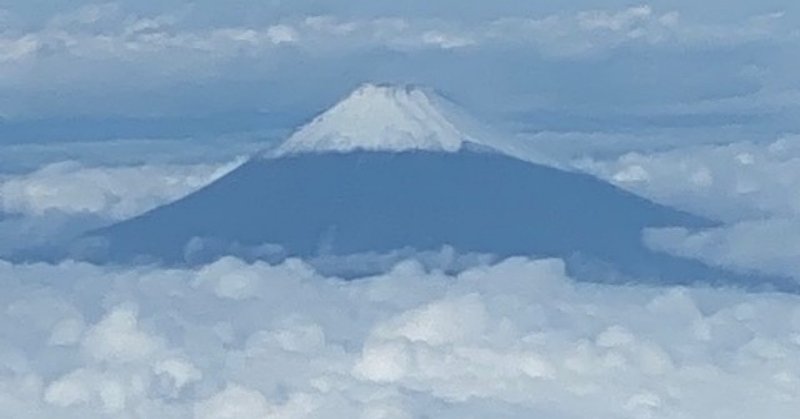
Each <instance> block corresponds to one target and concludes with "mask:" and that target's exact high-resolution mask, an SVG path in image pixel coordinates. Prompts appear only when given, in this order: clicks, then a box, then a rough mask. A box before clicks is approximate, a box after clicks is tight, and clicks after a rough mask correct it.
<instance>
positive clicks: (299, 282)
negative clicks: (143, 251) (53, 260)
mask: <svg viewBox="0 0 800 419" xmlns="http://www.w3.org/2000/svg"><path fill="white" fill-rule="evenodd" d="M532 3H533V2H530V1H523V0H511V1H504V2H494V3H487V2H479V1H458V2H456V1H450V0H445V1H435V2H433V1H422V0H411V1H405V2H396V1H395V2H389V1H368V0H354V1H347V2H344V1H342V2H330V1H314V0H300V1H281V0H275V1H255V0H233V1H226V2H220V1H196V2H191V3H189V2H184V1H179V0H166V1H155V0H142V1H136V2H132V1H120V2H109V3H96V2H88V1H65V0H63V1H62V0H55V1H47V2H37V1H18V0H0V287H2V290H3V291H2V292H0V416H3V417H6V416H8V417H18V418H27V417H31V418H51V417H59V418H94V417H98V418H101V417H114V418H118V417H122V418H125V417H130V418H138V417H166V418H171V417H176V418H183V417H186V418H190V417H194V418H201V419H202V418H237V419H238V418H304V417H308V418H312V417H313V418H318V417H323V418H324V417H331V418H340V417H354V418H418V417H436V418H439V417H441V418H448V417H452V418H465V417H466V418H469V417H475V418H485V417H500V418H502V417H536V416H541V417H548V418H557V419H560V418H570V419H572V418H588V417H592V418H594V417H603V418H636V419H638V418H642V419H645V418H676V419H677V418H697V417H704V418H725V419H727V418H743V419H744V418H746V419H750V418H762V417H766V418H784V417H793V415H796V412H797V411H798V410H800V390H799V389H800V309H798V307H800V304H798V303H800V301H798V296H796V295H788V294H766V293H747V292H744V291H742V290H736V289H710V288H701V287H689V288H668V287H661V288H659V287H645V286H639V285H629V286H613V287H612V286H604V285H602V286H601V285H592V284H587V283H577V282H575V281H573V280H572V279H570V278H568V277H567V276H566V275H565V274H564V272H563V264H562V262H560V261H558V260H544V261H541V260H533V259H528V258H518V259H512V260H509V261H502V262H493V263H494V264H492V263H489V262H490V261H491V260H492V259H491V258H486V257H483V256H479V255H456V254H453V252H452V250H449V249H445V250H444V251H443V252H441V254H428V255H417V256H416V257H415V256H414V255H413V253H409V254H404V253H403V254H397V255H371V256H370V255H367V256H363V257H362V256H360V258H364V259H363V260H362V259H357V260H356V259H354V260H351V263H356V262H357V263H359V264H366V265H369V266H381V267H386V266H390V265H392V264H394V263H395V261H396V260H397V259H398V258H403V257H408V259H409V260H408V261H406V262H404V263H401V264H400V265H398V266H396V267H395V268H394V269H392V270H390V271H389V272H387V273H384V274H380V275H377V276H375V277H371V278H365V279H362V280H358V281H353V282H345V281H342V280H339V279H337V278H330V277H326V276H324V275H322V274H319V273H317V272H315V271H314V269H312V268H311V267H310V265H309V263H311V262H313V263H315V264H316V266H323V267H324V265H325V261H305V262H304V261H299V260H289V261H286V262H283V263H281V264H278V265H274V266H271V265H268V264H266V263H256V264H248V263H246V262H243V261H241V260H239V259H237V258H236V257H234V256H231V257H227V258H224V259H222V260H220V261H218V262H215V263H211V264H207V265H203V266H197V267H194V268H191V269H190V268H185V269H162V268H158V267H152V266H151V267H108V266H95V265H89V264H82V263H77V262H71V261H65V262H61V263H58V264H44V263H27V264H26V263H20V262H11V261H3V260H4V259H9V260H10V259H12V258H10V257H7V256H8V255H11V254H13V253H14V252H15V251H18V250H20V249H21V248H25V247H30V246H38V245H43V244H48V243H53V242H57V241H59V240H64V239H66V238H69V237H74V236H75V235H77V234H79V233H80V232H82V231H85V230H87V229H90V228H94V227H97V226H100V225H104V224H107V223H110V222H113V221H116V220H120V219H124V218H128V217H131V216H135V215H138V214H140V213H142V212H143V211H146V210H148V209H150V208H153V207H155V206H157V205H161V204H164V203H167V202H170V201H172V200H175V199H177V198H179V197H181V196H184V195H186V194H188V193H190V192H191V191H193V190H195V189H197V188H200V187H202V186H204V185H205V184H207V183H209V182H211V181H213V180H214V179H217V178H218V177H219V176H222V175H223V174H224V173H227V172H228V171H229V170H232V169H233V168H235V167H236V166H237V165H238V164H240V163H241V162H242V161H243V158H244V157H243V156H246V155H248V154H250V153H253V152H255V151H257V150H261V149H266V148H270V147H271V146H273V145H274V144H275V143H276V141H279V140H280V139H282V138H283V137H282V135H283V133H285V132H287V131H289V130H291V129H292V128H294V127H295V126H296V125H297V124H298V123H301V122H303V121H306V120H308V119H310V118H311V117H312V116H313V115H314V114H315V113H316V112H318V111H319V110H321V109H323V108H325V107H327V106H329V105H331V104H332V103H333V102H335V101H336V100H337V99H339V98H340V97H341V96H342V95H344V94H345V93H347V92H348V91H350V90H351V89H352V88H353V87H355V86H356V85H358V84H361V83H362V82H365V81H372V82H386V81H388V82H403V83H419V84H424V85H427V86H430V87H432V88H434V89H437V90H438V91H440V92H442V93H443V94H445V95H446V96H448V97H449V98H452V99H453V100H454V101H455V102H457V103H459V104H462V105H464V106H465V107H466V108H467V110H469V111H471V112H472V113H473V114H474V115H475V116H477V117H478V118H480V119H483V120H484V121H487V122H489V123H493V124H495V125H496V126H498V127H502V128H503V129H504V130H505V131H506V132H514V133H516V136H517V137H518V139H520V140H522V141H527V142H528V143H527V147H528V148H530V149H531V150H534V151H536V152H537V153H538V154H542V155H545V156H546V157H549V158H550V160H551V161H552V162H553V163H554V164H557V165H559V166H560V167H565V168H570V169H571V170H582V171H586V172H589V173H591V174H594V175H596V176H598V177H600V178H603V179H606V180H608V181H610V182H612V183H614V184H616V185H618V186H620V187H622V188H625V189H628V190H631V191H633V192H635V193H638V194H641V195H643V196H646V197H648V198H651V199H653V200H655V201H658V202H660V203H664V204H668V205H671V206H675V207H678V208H681V209H685V210H687V211H691V212H694V213H697V214H700V215H704V216H707V217H709V218H712V219H716V220H720V221H721V222H723V225H722V226H720V227H718V228H715V229H713V230H709V231H689V230H686V229H661V230H650V231H647V232H645V233H644V239H645V240H646V242H647V243H648V244H649V245H650V246H652V247H654V248H657V249H661V250H663V251H668V252H671V253H675V254H677V255H681V256H684V257H690V258H696V259H700V260H703V261H705V262H707V263H711V264H716V265H721V266H725V267H728V268H732V269H736V270H740V271H745V272H753V271H757V272H762V273H768V274H775V275H782V276H787V277H791V278H796V279H798V280H800V262H798V261H800V192H799V191H798V188H797V185H798V184H799V183H800V137H798V131H799V130H798V126H797V125H798V122H797V121H800V119H799V118H798V117H800V112H798V104H800V82H798V79H797V77H796V74H798V73H800V58H798V55H797V54H796V53H795V52H796V51H797V50H798V47H800V45H798V42H799V40H800V38H798V35H800V32H798V29H797V28H798V27H800V26H799V25H798V24H800V3H797V2H794V1H786V0H762V1H745V0H737V1H716V0H714V1H705V2H698V1H688V0H685V1H684V0H677V1H669V2H667V1H651V2H642V3H636V2H633V3H632V2H627V1H618V0H606V1H603V2H596V1H593V2H590V1H584V0H576V1H570V2H535V3H536V4H532ZM465 69H466V70H465ZM331 263H333V262H331ZM422 265H425V266H428V267H430V266H444V267H449V268H452V267H453V266H454V265H457V266H458V267H459V268H462V269H463V268H464V266H471V268H469V269H468V270H466V271H464V272H462V273H460V274H443V273H440V272H437V271H435V270H427V268H423V267H422Z"/></svg>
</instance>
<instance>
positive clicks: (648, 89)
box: [0, 0, 800, 141]
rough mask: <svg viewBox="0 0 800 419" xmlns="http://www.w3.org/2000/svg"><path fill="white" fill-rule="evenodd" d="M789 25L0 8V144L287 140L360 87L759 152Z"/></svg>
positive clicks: (627, 14)
mask: <svg viewBox="0 0 800 419" xmlns="http://www.w3.org/2000/svg"><path fill="white" fill-rule="evenodd" d="M456 5H457V7H455V6H456ZM798 12H800V11H799V10H798V6H797V5H796V4H794V2H791V1H776V0H771V1H759V2H751V1H734V2H715V1H712V2H695V1H669V2H650V3H632V2H624V1H604V2H599V3H598V2H588V1H567V2H558V3H553V2H528V1H504V2H493V3H487V2H479V1H468V2H453V1H435V2H428V1H407V2H386V1H352V2H321V1H293V2H285V1H244V0H240V1H231V2H210V1H207V2H182V1H166V2H161V1H159V2H153V1H139V2H116V3H93V2H82V1H80V2H75V1H70V2H65V1H53V2H36V1H33V2H19V1H10V2H9V1H4V2H2V3H0V63H2V66H0V76H1V77H0V115H3V116H4V118H5V119H6V123H5V126H4V127H0V133H1V134H2V137H3V140H4V141H14V140H13V138H12V139H9V137H16V138H17V140H19V139H21V138H25V139H27V140H34V139H38V140H42V139H54V138H55V139H60V140H64V139H70V137H74V136H81V135H83V136H84V137H87V136H95V137H106V138H107V137H116V136H123V137H125V136H136V135H145V136H154V135H161V136H170V135H171V136H180V137H186V136H199V135H200V134H201V133H208V132H210V131H211V132H215V133H216V134H220V133H222V132H224V133H230V132H252V131H256V130H259V129H263V125H262V124H260V122H264V121H267V122H268V125H269V127H270V128H271V129H280V128H283V129H291V128H292V127H294V126H295V125H297V123H299V122H301V121H303V120H305V119H307V118H309V117H310V115H313V114H314V113H315V112H318V111H319V110H322V109H324V108H326V107H327V106H329V105H330V104H332V103H333V102H335V101H336V99H338V98H339V97H341V96H342V95H344V94H346V93H347V92H349V91H350V90H352V89H353V88H354V87H355V86H357V85H359V84H361V83H363V82H365V81H374V82H402V83H417V84H423V85H426V86H430V87H433V88H435V89H438V90H440V91H441V92H443V93H444V94H446V95H448V96H450V97H452V98H453V99H454V100H456V101H457V102H458V103H461V104H462V105H464V106H466V107H468V108H469V109H470V110H472V111H474V112H476V113H480V114H481V115H483V116H484V117H485V118H487V119H491V120H493V121H495V122H496V123H502V124H507V125H509V126H511V127H513V128H514V129H515V130H518V131H528V132H540V131H567V130H569V131H580V132H607V131H612V132H625V133H631V132H633V133H640V134H646V133H648V134H651V135H652V134H657V133H661V132H674V131H679V132H680V136H681V137H684V138H685V137H691V139H692V141H700V139H701V138H703V139H704V140H706V141H710V139H705V138H704V137H706V136H708V135H710V133H711V132H717V133H718V134H724V135H726V136H729V137H732V136H735V137H738V138H739V139H748V140H753V139H759V140H768V139H770V138H769V136H774V135H778V134H780V133H784V132H786V131H791V130H795V129H796V128H797V127H796V120H797V118H796V115H797V105H796V103H797V98H798V87H799V86H798V84H797V83H798V82H797V81H796V77H794V74H796V73H797V70H798V60H797V59H796V58H795V54H791V53H789V51H792V50H794V49H796V48H797V42H798V33H797V29H796V27H797V23H798V19H800V18H799V17H798V16H797V14H798ZM42 119H44V120H47V121H48V124H39V123H37V121H40V120H42ZM31 120H33V121H34V122H33V123H31V122H30V121H31ZM187 121H191V123H187ZM187 125H189V126H191V127H193V128H189V127H186V126H187ZM87 126H90V127H93V129H87V128H86V127H87ZM46 127H49V129H48V128H46ZM154 127H155V128H154ZM159 128H160V129H159ZM263 135H266V134H263ZM745 137H748V138H745ZM725 140H726V139H725V138H716V139H714V141H725Z"/></svg>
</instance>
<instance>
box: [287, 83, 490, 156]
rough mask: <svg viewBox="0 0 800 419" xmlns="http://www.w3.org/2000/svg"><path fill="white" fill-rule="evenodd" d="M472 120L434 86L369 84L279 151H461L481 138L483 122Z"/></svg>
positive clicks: (360, 88) (293, 137) (338, 104)
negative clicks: (432, 88)
mask: <svg viewBox="0 0 800 419" xmlns="http://www.w3.org/2000/svg"><path fill="white" fill-rule="evenodd" d="M468 119H469V118H467V117H465V116H464V114H463V113H462V112H460V111H459V110H458V107H457V106H455V105H454V104H453V103H451V102H450V101H448V100H447V99H444V98H443V97H441V96H440V95H438V94H437V93H435V92H434V91H433V90H431V89H426V88H423V87H418V86H413V85H389V84H372V83H368V84H364V85H362V86H360V87H359V88H357V89H356V90H355V91H353V92H352V93H350V95H348V96H347V97H346V98H345V99H343V100H342V101H340V102H339V103H337V104H336V105H334V106H333V107H331V108H330V109H328V110H327V111H325V112H324V113H322V114H321V115H319V116H317V117H316V118H314V120H312V121H311V122H310V123H308V124H306V125H305V126H303V127H301V128H300V129H299V130H297V131H296V132H295V133H294V134H293V135H292V136H291V137H290V138H289V139H288V140H287V141H286V142H285V143H283V144H282V145H281V146H280V147H279V148H278V149H277V154H278V155H284V154H295V153H306V152H350V151H355V150H365V151H408V150H431V151H445V152H455V151H458V150H459V149H461V147H462V146H463V145H464V143H465V142H480V141H478V137H479V136H478V135H476V133H475V132H474V131H475V128H476V127H477V126H478V124H476V123H474V122H472V121H468ZM484 145H488V144H484Z"/></svg>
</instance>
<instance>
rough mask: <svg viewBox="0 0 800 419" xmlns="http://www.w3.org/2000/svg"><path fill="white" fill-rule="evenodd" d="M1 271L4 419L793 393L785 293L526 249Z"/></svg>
mask: <svg viewBox="0 0 800 419" xmlns="http://www.w3.org/2000/svg"><path fill="white" fill-rule="evenodd" d="M0 281H2V284H3V289H4V293H3V301H4V302H5V303H4V306H5V307H6V309H5V310H3V311H2V312H0V330H2V332H0V333H1V334H2V342H3V343H2V344H0V368H2V370H3V371H4V374H3V375H2V376H0V388H2V389H3V397H2V399H0V415H2V416H8V415H11V416H14V417H20V418H22V419H24V418H28V417H30V418H44V417H65V418H73V417H74V418H78V417H80V418H91V417H105V416H109V415H113V416H115V417H133V416H147V417H165V418H170V417H192V416H194V417H214V418H221V417H236V418H241V417H258V418H273V417H274V418H310V417H315V418H327V417H330V418H336V417H370V418H371V417H392V418H395V417H396V418H411V417H419V416H422V415H429V416H436V417H443V418H456V417H464V416H465V415H467V416H470V417H496V416H498V415H504V416H511V417H530V416H537V415H538V416H546V417H552V418H574V417H587V416H603V417H620V418H671V417H718V416H719V417H722V416H724V417H726V418H752V417H756V416H759V415H768V416H770V417H789V416H791V415H792V414H793V413H794V412H796V411H797V409H798V407H800V406H798V404H797V401H798V400H800V394H798V393H797V391H798V390H797V389H798V388H800V387H798V382H800V376H798V375H797V374H795V373H793V371H795V370H796V369H797V362H796V360H797V359H798V352H800V339H798V336H800V311H798V310H797V304H798V301H797V296H794V295H781V294H751V293H747V292H744V291H739V290H735V289H711V288H657V287H643V286H608V285H597V284H588V283H576V282H574V281H573V280H571V279H570V278H568V277H567V276H566V275H565V274H564V265H563V263H562V262H560V261H557V260H530V259H525V258H516V259H510V260H507V261H503V262H500V263H498V264H494V265H479V266H475V267H473V268H471V269H468V270H466V271H464V272H462V273H460V274H457V275H448V274H444V273H442V272H439V271H435V270H430V271H429V270H426V269H424V268H423V267H422V265H421V264H419V263H418V262H415V261H414V260H408V261H406V262H403V263H401V264H399V265H397V266H396V268H394V269H392V270H391V271H389V272H386V273H384V274H379V275H376V276H373V277H369V278H364V279H361V280H357V281H349V282H347V281H342V280H339V279H337V278H329V277H324V276H322V275H320V274H318V273H316V272H315V271H314V270H313V269H311V268H310V267H309V266H308V265H307V264H305V263H304V262H302V261H299V260H290V261H287V262H285V263H282V264H280V265H268V264H265V263H255V264H248V263H245V262H243V261H240V260H238V259H234V258H225V259H222V260H220V261H218V262H215V263H212V264H209V265H207V266H203V267H199V268H197V269H157V268H152V267H136V268H110V267H100V266H93V265H88V264H83V263H75V262H63V263H61V264H59V265H46V264H30V265H15V264H11V263H7V262H0ZM237 284H238V285H237ZM241 284H246V286H245V287H242V286H239V285H241ZM232 290H233V291H232ZM245 291H246V292H245ZM244 296H246V298H242V297H244ZM776 318H780V319H783V321H781V322H777V323H776V322H775V321H774V319H776ZM487 383H491V385H487ZM20 415H22V416H20Z"/></svg>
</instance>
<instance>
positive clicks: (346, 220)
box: [86, 84, 727, 283]
mask: <svg viewBox="0 0 800 419" xmlns="http://www.w3.org/2000/svg"><path fill="white" fill-rule="evenodd" d="M509 138H510V137H503V136H501V135H497V134H496V133H494V132H492V130H491V129H487V128H486V127H485V126H484V125H482V124H481V123H479V122H477V121H475V120H474V119H472V118H471V117H469V116H468V115H466V114H465V112H463V111H461V110H460V109H459V108H458V107H457V106H456V105H454V104H453V103H452V102H450V101H448V100H446V99H444V98H443V97H441V96H439V95H437V94H436V93H434V92H432V91H430V90H426V89H423V88H418V87H406V86H389V85H373V84H368V85H364V86H362V87H360V88H359V89H357V90H356V91H355V92H353V93H352V94H350V95H349V96H348V97H346V98H345V99H344V100H342V101H341V102H339V103H337V104H336V105H334V106H333V107H332V108H330V109H329V110H328V111H326V112H324V113H323V114H321V115H319V116H317V117H316V118H314V119H313V120H312V121H311V122H310V123H308V124H307V125H305V126H303V127H301V128H300V129H299V130H297V131H296V132H295V134H293V135H292V136H291V137H290V138H288V140H286V141H285V142H284V143H283V144H282V145H280V146H279V147H277V148H275V149H273V150H270V151H268V152H265V153H263V154H261V155H259V156H255V157H253V158H252V159H250V160H249V161H248V162H246V163H245V164H243V165H242V166H240V167H239V168H237V169H236V170H234V171H232V172H231V173H229V174H228V175H226V176H224V177H223V178H221V179H219V180H217V181H216V182H214V183H212V184H210V185H208V186H207V187H205V188H203V189H201V190H199V191H197V192H195V193H193V194H191V195H189V196H187V197H185V198H183V199H181V200H178V201H176V202H173V203H171V204H168V205H165V206H163V207H160V208H157V209H155V210H152V211H150V212H148V213H146V214H143V215H141V216H139V217H136V218H133V219H130V220H127V221H124V222H121V223H118V224H116V225H112V226H110V227H107V228H104V229H101V230H97V231H94V232H92V233H91V234H90V236H91V237H92V238H91V239H89V238H88V237H87V238H86V239H87V240H90V241H91V242H92V243H94V244H95V246H94V248H93V252H96V253H95V254H94V256H93V257H102V258H105V259H108V258H111V259H112V260H117V261H133V260H139V261H157V262H164V263H185V262H187V261H188V262H191V260H192V254H195V253H197V250H198V248H202V247H203V246H204V245H205V244H208V243H216V244H218V245H219V244H222V246H233V247H236V248H240V249H242V248H251V249H253V248H259V249H273V250H275V251H276V252H278V253H280V254H281V255H282V256H284V257H293V256H297V257H303V258H314V257H319V256H334V257H339V256H342V257H344V256H348V255H357V254H363V253H370V252H371V253H386V252H392V251H397V250H401V249H414V250H415V251H420V252H422V251H436V250H438V249H442V248H443V247H444V246H449V247H452V248H454V249H455V250H456V251H458V252H464V253H480V254H491V255H495V256H498V257H509V256H516V255H536V256H548V257H549V256H552V257H560V258H563V259H565V260H567V261H568V264H569V265H570V266H571V269H572V270H574V271H580V270H581V269H585V268H586V267H587V266H591V267H592V271H596V269H594V268H596V267H598V266H603V267H611V270H612V271H613V272H614V275H618V274H621V277H626V276H628V277H629V276H636V277H638V278H642V277H645V278H650V279H653V280H656V281H664V282H671V283H676V282H677V283H686V282H689V281H692V280H695V279H703V280H706V281H715V280H717V279H719V278H721V277H724V276H727V273H722V272H718V271H717V270H716V269H713V268H710V267H707V266H705V265H703V264H700V263H698V262H693V261H689V260H684V259H679V258H676V257H672V256H669V255H666V254H659V253H656V252H653V251H651V250H649V249H648V248H647V247H646V246H644V245H643V244H642V240H641V235H642V230H643V229H645V228H648V227H666V226H683V227H690V228H699V227H708V226H712V225H714V223H713V222H711V221H709V220H706V219H703V218H701V217H697V216H694V215H691V214H688V213H685V212H681V211H678V210H674V209H671V208H668V207H665V206H662V205H658V204H656V203H653V202H650V201H648V200H646V199H644V198H641V197H638V196H636V195H633V194H631V193H628V192H626V191H623V190H621V189H619V188H617V187H615V186H613V185H611V184H608V183H605V182H603V181H601V180H599V179H596V178H594V177H592V176H589V175H586V174H581V173H575V172H570V171H563V170H559V169H557V168H554V167H550V166H547V165H542V164H535V163H532V162H531V159H530V158H528V157H529V156H528V155H527V154H525V155H523V154H524V152H525V150H526V149H525V147H523V146H522V145H520V144H515V143H514V142H513V141H511V140H509ZM228 248H230V247H228Z"/></svg>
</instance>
